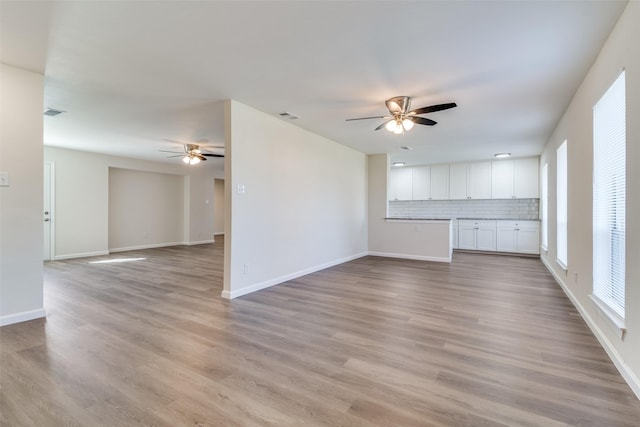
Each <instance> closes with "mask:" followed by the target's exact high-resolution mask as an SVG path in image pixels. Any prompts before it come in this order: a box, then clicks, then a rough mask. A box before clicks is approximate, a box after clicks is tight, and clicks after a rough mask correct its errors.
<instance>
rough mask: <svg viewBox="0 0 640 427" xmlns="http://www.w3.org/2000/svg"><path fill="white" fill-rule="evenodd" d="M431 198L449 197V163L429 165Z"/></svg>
mask: <svg viewBox="0 0 640 427" xmlns="http://www.w3.org/2000/svg"><path fill="white" fill-rule="evenodd" d="M431 199H433V200H448V199H449V165H448V164H444V165H432V166H431Z"/></svg>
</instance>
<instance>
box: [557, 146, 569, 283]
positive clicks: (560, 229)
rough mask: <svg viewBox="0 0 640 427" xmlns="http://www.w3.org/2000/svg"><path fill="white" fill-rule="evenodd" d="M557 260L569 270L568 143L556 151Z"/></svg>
mask: <svg viewBox="0 0 640 427" xmlns="http://www.w3.org/2000/svg"><path fill="white" fill-rule="evenodd" d="M556 163H557V167H556V172H557V177H556V185H557V189H556V223H557V224H556V225H557V226H556V230H557V236H556V252H557V254H556V260H557V261H558V264H560V266H561V267H562V268H564V269H565V270H566V269H567V265H568V261H567V195H568V194H567V141H566V140H565V141H564V142H563V143H562V144H561V145H560V147H558V149H557V150H556Z"/></svg>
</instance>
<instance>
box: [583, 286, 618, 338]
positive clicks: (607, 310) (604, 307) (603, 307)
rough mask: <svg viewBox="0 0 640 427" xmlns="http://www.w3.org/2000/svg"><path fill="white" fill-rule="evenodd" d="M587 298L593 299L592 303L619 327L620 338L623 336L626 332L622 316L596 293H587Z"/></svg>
mask: <svg viewBox="0 0 640 427" xmlns="http://www.w3.org/2000/svg"><path fill="white" fill-rule="evenodd" d="M589 298H591V301H593V304H594V305H595V306H596V307H598V309H599V310H600V311H601V312H602V313H603V314H604V315H605V316H606V317H607V318H608V319H609V320H610V321H611V323H613V325H614V326H615V327H616V328H618V329H619V332H620V339H623V338H624V334H625V332H626V329H625V325H624V318H623V317H621V316H620V315H619V314H618V313H616V312H615V311H614V310H613V309H612V308H611V307H610V306H609V304H607V303H606V302H604V301H602V300H601V299H600V298H599V297H598V296H597V295H595V294H589Z"/></svg>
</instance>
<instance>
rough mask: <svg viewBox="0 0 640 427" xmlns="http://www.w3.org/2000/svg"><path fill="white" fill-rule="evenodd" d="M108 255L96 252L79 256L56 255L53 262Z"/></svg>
mask: <svg viewBox="0 0 640 427" xmlns="http://www.w3.org/2000/svg"><path fill="white" fill-rule="evenodd" d="M102 255H109V251H97V252H84V253H80V254H67V255H56V256H55V258H53V260H54V261H60V260H63V259H73V258H87V257H92V256H102Z"/></svg>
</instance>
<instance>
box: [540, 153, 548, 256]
mask: <svg viewBox="0 0 640 427" xmlns="http://www.w3.org/2000/svg"><path fill="white" fill-rule="evenodd" d="M548 179H549V165H548V164H547V163H545V164H544V166H542V176H541V177H540V181H541V182H540V187H542V188H541V193H542V194H541V199H540V220H541V227H540V228H541V230H540V234H541V240H542V243H541V245H542V248H543V249H544V250H545V251H546V250H547V245H548V244H549V243H548V241H549V238H548V232H547V230H548V228H549V224H548V221H549V207H548V204H549V201H548V200H549V189H548V185H549V184H548V182H549V181H548Z"/></svg>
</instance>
